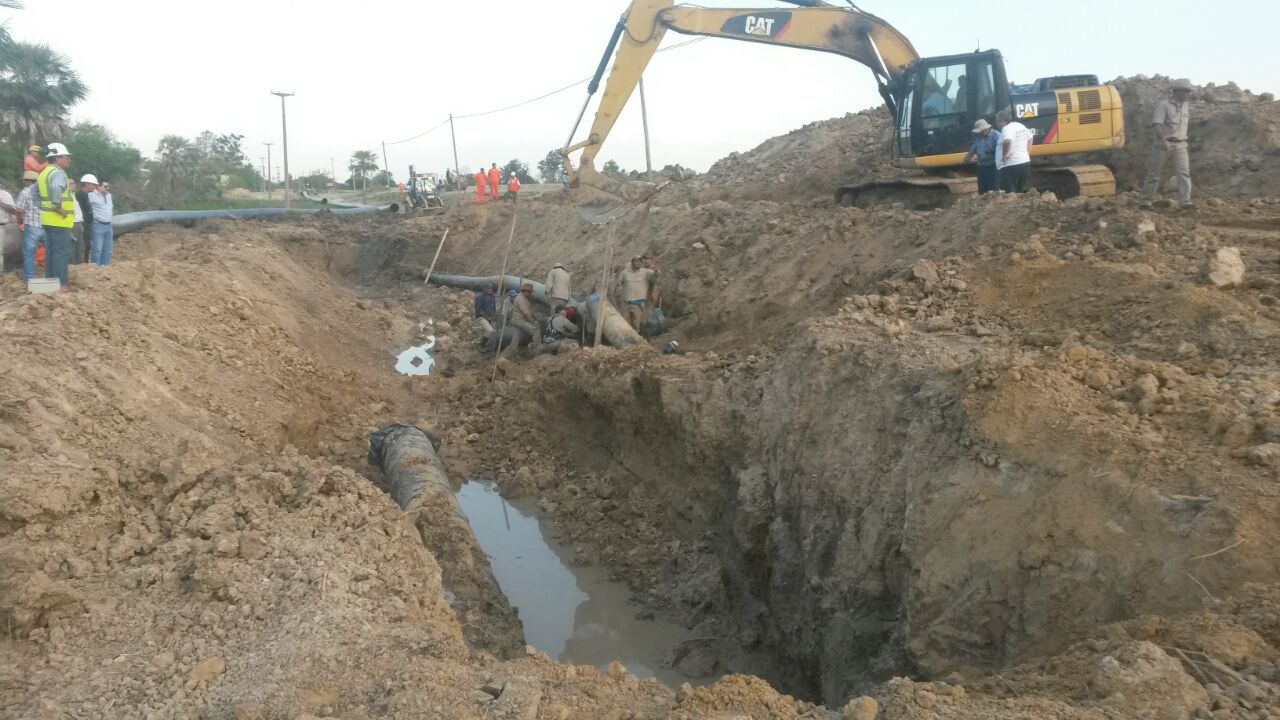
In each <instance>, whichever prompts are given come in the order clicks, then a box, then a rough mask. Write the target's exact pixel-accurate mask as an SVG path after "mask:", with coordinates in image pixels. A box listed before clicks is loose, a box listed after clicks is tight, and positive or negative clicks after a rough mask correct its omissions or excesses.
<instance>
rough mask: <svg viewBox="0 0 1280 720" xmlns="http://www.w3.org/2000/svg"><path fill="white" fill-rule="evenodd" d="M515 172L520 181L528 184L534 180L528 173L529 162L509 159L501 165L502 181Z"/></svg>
mask: <svg viewBox="0 0 1280 720" xmlns="http://www.w3.org/2000/svg"><path fill="white" fill-rule="evenodd" d="M512 173H515V174H516V176H518V177H519V178H520V182H522V183H524V184H526V185H528V184H529V183H532V182H534V179H533V175H531V174H530V173H529V163H527V162H525V161H523V160H511V161H509V162H508V163H507V164H506V165H503V166H502V181H503V182H506V180H507V178H509V177H511V174H512Z"/></svg>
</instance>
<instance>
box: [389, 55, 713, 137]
mask: <svg viewBox="0 0 1280 720" xmlns="http://www.w3.org/2000/svg"><path fill="white" fill-rule="evenodd" d="M708 39H710V38H706V37H700V38H694V39H693V40H686V41H684V42H682V43H677V44H675V45H672V46H671V47H669V48H662V49H661V50H658V51H657V52H656V53H654V54H655V55H656V54H658V53H664V52H670V51H672V50H679V49H680V48H682V47H685V46H687V45H693V44H694V43H700V42H702V41H703V40H708ZM590 81H591V78H590V77H585V78H582V79H581V80H577V81H575V82H572V83H569V84H568V85H565V86H564V87H562V88H559V89H558V90H552V91H551V92H549V93H546V94H545V95H539V96H538V97H536V98H532V99H529V100H525V101H523V102H518V103H516V104H514V105H507V106H506V107H500V108H496V109H493V110H485V111H484V112H478V113H469V114H467V115H454V116H453V119H454V120H466V119H468V118H478V117H484V116H485V115H495V114H497V113H500V112H506V111H508V110H515V109H516V108H518V107H524V106H525V105H529V104H532V103H536V102H538V101H539V100H546V99H547V98H549V97H551V96H553V95H559V94H560V93H562V92H565V91H566V90H572V89H573V88H576V87H578V86H579V85H583V84H586V83H588V82H590ZM448 124H449V118H445V120H444V121H443V122H441V123H440V124H439V125H436V126H435V127H433V128H431V129H430V130H425V131H423V132H420V133H418V134H417V135H414V136H413V137H411V138H406V139H404V140H396V141H395V142H389V143H387V144H388V145H402V144H404V143H407V142H412V141H414V140H417V139H418V138H420V137H423V136H425V135H429V134H431V133H433V132H435V131H436V130H439V129H440V128H442V127H444V126H445V125H448Z"/></svg>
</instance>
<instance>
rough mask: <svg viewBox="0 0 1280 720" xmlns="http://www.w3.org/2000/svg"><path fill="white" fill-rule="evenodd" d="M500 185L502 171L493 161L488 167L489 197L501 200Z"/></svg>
mask: <svg viewBox="0 0 1280 720" xmlns="http://www.w3.org/2000/svg"><path fill="white" fill-rule="evenodd" d="M500 185H502V171H501V170H499V169H498V163H494V164H493V165H492V166H490V168H489V199H490V200H501V199H502V191H501V190H499V189H498V188H499V186H500Z"/></svg>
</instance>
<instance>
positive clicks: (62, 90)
mask: <svg viewBox="0 0 1280 720" xmlns="http://www.w3.org/2000/svg"><path fill="white" fill-rule="evenodd" d="M88 93H89V88H88V87H86V86H85V84H84V83H83V82H81V80H80V76H79V75H77V74H76V72H75V71H74V70H72V69H71V66H70V65H69V64H68V62H67V59H66V58H65V57H64V56H62V55H60V54H58V53H56V52H54V51H53V50H52V49H50V48H49V46H48V45H36V44H31V43H24V42H9V43H8V44H7V45H0V129H4V130H7V132H8V134H9V135H11V136H13V137H16V138H20V139H21V140H22V142H24V143H34V142H35V141H36V139H37V138H38V137H41V136H43V137H46V138H52V137H56V136H57V135H60V134H62V133H64V132H66V129H67V112H68V111H69V110H70V109H71V106H72V105H75V104H76V103H78V102H80V101H81V100H83V99H84V98H85V96H86V95H88Z"/></svg>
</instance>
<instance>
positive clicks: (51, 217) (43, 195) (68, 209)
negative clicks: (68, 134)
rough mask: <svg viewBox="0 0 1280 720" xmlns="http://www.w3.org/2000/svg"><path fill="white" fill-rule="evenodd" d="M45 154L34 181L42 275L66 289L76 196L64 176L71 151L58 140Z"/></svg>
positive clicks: (69, 161)
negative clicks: (42, 254)
mask: <svg viewBox="0 0 1280 720" xmlns="http://www.w3.org/2000/svg"><path fill="white" fill-rule="evenodd" d="M46 157H47V158H48V160H49V166H48V167H46V168H45V169H44V170H42V171H41V172H40V176H39V177H38V178H37V180H36V186H37V187H38V188H39V192H40V224H41V225H42V226H44V246H45V250H46V252H45V264H44V276H45V277H46V278H50V277H56V278H58V280H59V281H61V282H62V288H61V289H62V291H63V292H66V291H67V289H68V288H69V284H70V278H69V277H68V271H67V262H68V260H69V259H70V256H71V229H72V228H73V227H75V222H76V198H75V195H73V194H72V193H71V180H70V178H68V177H67V169H68V168H70V167H71V153H70V152H69V151H68V150H67V146H66V145H63V144H62V143H49V152H48V155H47V156H46Z"/></svg>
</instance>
